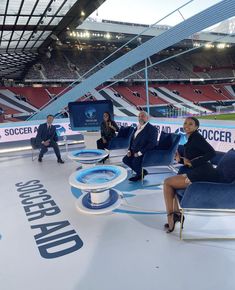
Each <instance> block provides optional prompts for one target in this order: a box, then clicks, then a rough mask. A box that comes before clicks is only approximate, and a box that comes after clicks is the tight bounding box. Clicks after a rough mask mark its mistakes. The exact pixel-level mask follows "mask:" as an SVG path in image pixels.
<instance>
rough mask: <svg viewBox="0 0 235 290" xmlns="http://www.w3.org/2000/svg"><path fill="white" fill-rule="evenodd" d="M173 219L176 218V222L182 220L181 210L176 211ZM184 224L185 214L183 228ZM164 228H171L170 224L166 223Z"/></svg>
mask: <svg viewBox="0 0 235 290" xmlns="http://www.w3.org/2000/svg"><path fill="white" fill-rule="evenodd" d="M173 220H174V222H175V223H177V222H181V213H180V212H174V216H173ZM183 225H184V216H183V224H182V228H183ZM164 228H165V229H169V224H168V223H166V224H164Z"/></svg>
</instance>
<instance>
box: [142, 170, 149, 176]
mask: <svg viewBox="0 0 235 290" xmlns="http://www.w3.org/2000/svg"><path fill="white" fill-rule="evenodd" d="M143 174H144V177H145V176H146V175H148V171H147V170H146V169H144V170H143Z"/></svg>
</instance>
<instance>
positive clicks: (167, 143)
mask: <svg viewBox="0 0 235 290" xmlns="http://www.w3.org/2000/svg"><path fill="white" fill-rule="evenodd" d="M179 141H180V135H178V134H175V133H165V132H162V133H161V135H160V139H159V143H158V145H157V146H156V148H155V149H153V150H150V151H148V152H146V153H145V154H144V157H143V161H142V180H143V178H144V169H146V168H148V167H167V168H168V169H170V170H173V171H176V170H175V169H174V167H173V163H174V157H175V153H176V150H177V148H178V144H179Z"/></svg>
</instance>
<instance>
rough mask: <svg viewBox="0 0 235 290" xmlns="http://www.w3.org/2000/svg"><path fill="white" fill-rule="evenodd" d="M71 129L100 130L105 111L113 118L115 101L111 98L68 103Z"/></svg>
mask: <svg viewBox="0 0 235 290" xmlns="http://www.w3.org/2000/svg"><path fill="white" fill-rule="evenodd" d="M68 108H69V118H70V125H71V130H73V131H98V130H100V124H101V122H102V121H103V114H104V112H109V113H110V115H111V118H112V119H113V103H112V101H110V100H102V101H84V102H70V103H69V104H68Z"/></svg>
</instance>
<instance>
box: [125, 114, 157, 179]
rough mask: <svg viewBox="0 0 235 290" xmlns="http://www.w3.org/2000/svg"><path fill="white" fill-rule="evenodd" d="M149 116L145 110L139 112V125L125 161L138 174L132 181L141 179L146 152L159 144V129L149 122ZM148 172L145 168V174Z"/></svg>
mask: <svg viewBox="0 0 235 290" xmlns="http://www.w3.org/2000/svg"><path fill="white" fill-rule="evenodd" d="M148 119H149V116H148V114H147V113H146V112H145V111H142V112H140V113H139V125H138V127H137V129H136V131H135V133H134V135H133V137H132V140H131V142H130V147H129V150H128V152H127V155H126V156H125V157H124V158H123V160H122V161H123V162H124V163H125V164H126V165H128V166H129V167H130V168H131V169H132V170H133V171H135V172H136V175H135V176H133V177H131V178H129V180H130V181H138V180H140V179H141V169H142V160H143V156H144V154H145V152H147V151H148V150H152V149H153V148H154V147H155V146H156V145H157V129H156V127H154V126H153V125H151V124H150V123H148ZM147 174H148V172H147V171H146V170H144V175H147Z"/></svg>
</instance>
